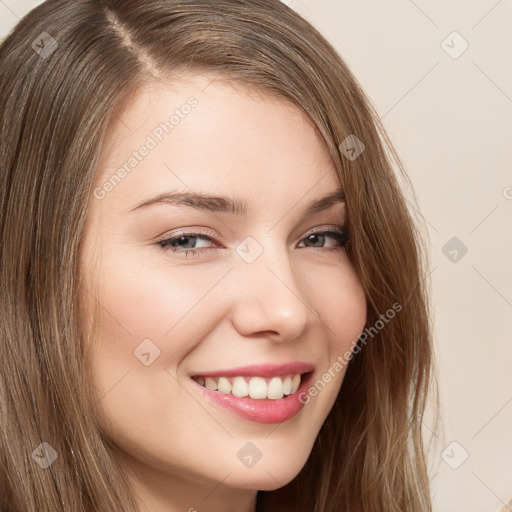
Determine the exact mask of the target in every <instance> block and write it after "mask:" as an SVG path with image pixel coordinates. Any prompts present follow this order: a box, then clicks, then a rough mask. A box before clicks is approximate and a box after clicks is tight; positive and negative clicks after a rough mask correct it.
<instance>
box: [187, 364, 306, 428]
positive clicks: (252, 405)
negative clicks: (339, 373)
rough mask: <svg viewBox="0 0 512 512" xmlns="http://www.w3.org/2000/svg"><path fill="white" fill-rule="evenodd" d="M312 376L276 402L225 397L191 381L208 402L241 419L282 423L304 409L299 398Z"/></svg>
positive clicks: (304, 378) (303, 379) (265, 399)
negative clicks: (293, 391) (294, 390)
mask: <svg viewBox="0 0 512 512" xmlns="http://www.w3.org/2000/svg"><path fill="white" fill-rule="evenodd" d="M312 375H313V374H312V373H309V374H307V375H306V376H305V377H303V378H302V382H301V383H300V386H299V388H298V389H297V391H296V392H295V393H293V394H292V395H288V396H286V397H283V398H280V399H278V400H270V399H268V398H263V399H255V398H250V397H243V398H241V397H238V396H235V395H225V394H223V393H219V392H218V391H212V390H211V389H207V388H205V387H204V386H201V384H198V383H197V382H196V381H194V380H193V379H192V380H193V382H194V383H195V384H196V385H197V386H199V388H200V391H201V392H202V393H203V395H204V396H205V397H206V398H207V399H208V400H211V401H212V402H214V403H216V404H217V405H219V406H221V407H223V408H225V409H227V410H228V411H231V412H232V413H233V414H236V415H237V416H240V417H241V418H244V419H246V420H249V421H254V422H257V423H282V422H283V421H286V420H289V419H290V418H293V417H294V416H295V415H296V414H298V413H299V412H300V411H301V410H302V408H303V407H304V404H303V403H302V402H301V401H300V400H299V397H303V396H304V392H306V391H307V388H308V385H309V381H310V380H311V376H312Z"/></svg>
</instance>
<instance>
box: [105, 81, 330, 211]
mask: <svg viewBox="0 0 512 512" xmlns="http://www.w3.org/2000/svg"><path fill="white" fill-rule="evenodd" d="M95 181H96V185H95V186H96V187H98V186H99V187H102V186H103V185H105V184H107V182H111V184H112V186H107V187H106V188H108V189H109V190H108V195H107V197H106V198H105V199H108V202H109V203H116V204H118V206H119V207H120V208H121V210H123V211H124V210H126V209H127V208H129V206H130V205H132V204H135V203H137V202H140V199H141V198H144V197H146V196H147V195H148V194H152V193H161V192H164V191H166V190H171V189H173V190H188V191H205V192H217V193H224V194H227V193H229V191H230V190H231V191H233V190H235V191H237V192H238V193H239V195H240V194H242V195H247V196H248V197H250V196H251V195H254V194H256V193H258V194H260V195H261V192H262V187H269V188H266V189H265V193H266V194H270V189H272V191H273V193H274V194H276V196H278V195H279V194H282V195H286V196H288V197H292V198H293V197H295V199H298V197H300V196H303V195H304V194H305V193H307V192H308V190H311V189H312V188H314V187H316V188H317V190H316V194H315V195H318V194H321V193H322V192H324V191H326V190H332V189H333V188H335V187H336V186H337V185H338V179H337V175H336V172H335V170H334V165H333V162H332V159H331V157H330V154H329V152H328V150H327V147H326V146H325V143H324V141H323V139H322V137H321V135H320V134H319V132H318V130H317V129H316V127H315V125H314V123H313V122H312V121H311V119H310V118H309V117H308V116H307V115H306V113H305V112H304V111H303V110H302V109H301V108H300V107H298V106H296V105H294V104H293V103H291V102H289V101H287V100H285V99H281V98H278V97H276V96H275V95H269V94H265V92H263V91H260V90H257V89H255V88H254V87H247V86H243V85H241V84H239V83H238V84H236V85H235V84H234V83H233V82H229V81H228V80H220V79H215V77H212V76H208V75H188V76H187V75H185V76H182V77H180V78H179V79H175V80H172V81H169V82H166V83H163V82H151V83H147V84H145V85H144V86H142V87H141V88H139V89H138V90H137V91H136V92H135V93H133V94H132V95H130V96H129V97H127V98H126V99H125V101H124V102H123V104H122V105H121V106H120V108H119V109H118V110H117V112H116V113H115V116H114V117H113V120H112V122H111V124H110V126H109V128H108V130H107V133H106V137H105V140H104V144H103V147H102V150H101V153H100V159H99V164H98V168H97V174H96V179H95Z"/></svg>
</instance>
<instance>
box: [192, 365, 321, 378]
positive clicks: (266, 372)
mask: <svg viewBox="0 0 512 512" xmlns="http://www.w3.org/2000/svg"><path fill="white" fill-rule="evenodd" d="M314 369H315V367H314V365H312V364H311V363H303V362H300V361H296V362H291V363H285V364H254V365H249V366H240V367H238V368H229V369H224V370H222V369H221V370H212V371H207V372H197V373H194V375H193V376H194V377H199V376H201V377H238V376H240V377H242V376H246V377H250V376H258V377H279V376H281V375H290V374H296V373H300V374H302V373H309V372H312V371H313V370H314Z"/></svg>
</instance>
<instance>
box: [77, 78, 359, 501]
mask: <svg viewBox="0 0 512 512" xmlns="http://www.w3.org/2000/svg"><path fill="white" fill-rule="evenodd" d="M338 187H339V183H338V179H337V175H336V172H335V169H334V166H333V163H332V161H331V158H330V155H329V153H328V151H327V148H326V147H325V146H324V143H323V141H322V139H321V137H320V135H319V133H318V132H317V131H316V130H315V129H314V127H313V125H312V124H311V122H309V121H308V118H307V116H306V115H305V114H304V112H303V111H302V110H301V109H299V108H298V107H296V106H294V105H292V104H291V103H288V102H285V101H284V100H276V99H272V98H271V97H269V96H265V95H262V94H256V93H255V92H254V91H252V92H250V91H249V90H248V89H246V88H243V87H242V86H238V87H237V88H234V87H233V86H232V85H228V83H227V82H221V81H219V80H215V81H213V82H211V78H206V76H199V75H189V76H188V78H186V77H183V78H181V79H180V80H179V81H176V82H175V83H174V84H173V85H165V86H164V85H161V84H160V85H157V84H154V83H153V84H150V85H146V86H144V87H143V88H142V89H140V90H139V91H138V92H137V93H136V94H135V95H134V96H133V97H131V98H130V99H129V101H127V102H125V104H124V107H123V109H122V110H121V111H120V112H118V114H117V116H116V118H115V121H114V123H113V124H112V126H111V128H110V129H109V131H108V134H107V138H106V141H105V145H104V147H103V148H102V152H101V157H100V162H99V168H98V174H97V176H96V183H95V191H94V197H92V199H91V204H90V210H89V214H88V219H87V226H86V232H85V235H84V240H83V249H82V253H81V269H82V271H83V272H84V280H83V282H82V284H83V285H84V288H85V290H86V292H84V296H85V298H86V300H87V303H86V304H87V307H88V308H90V309H89V312H90V313H91V315H92V311H93V308H94V307H98V311H99V317H98V321H99V323H98V330H97V334H96V336H95V343H94V346H91V354H92V361H93V372H94V378H95V381H94V384H95V386H96V387H97V393H98V400H99V401H98V404H97V407H96V408H95V412H96V414H97V416H98V418H99V420H100V422H101V424H102V426H103V428H104V430H105V431H106V433H107V435H108V436H109V437H110V438H111V439H112V440H113V442H114V444H115V446H116V448H117V450H118V452H117V457H118V458H119V460H120V461H121V464H122V466H123V467H124V468H126V469H127V471H128V472H129V473H130V474H132V476H133V477H134V478H135V480H136V481H137V482H138V483H137V485H138V486H140V488H141V489H142V488H144V489H146V490H147V489H149V488H151V487H153V486H157V485H159V482H160V483H162V484H163V483H164V482H165V485H167V489H172V493H174V494H173V496H176V500H178V501H179V499H180V498H179V496H180V495H181V493H184V492H185V490H186V489H194V490H195V491H194V492H195V493H196V496H197V498H198V499H197V503H200V502H201V500H202V499H203V498H204V497H205V496H207V494H208V493H210V492H211V491H212V489H214V488H216V486H217V485H219V482H222V486H221V487H222V488H223V489H231V490H242V489H243V490H251V489H252V490H255V489H275V488H278V487H281V486H282V485H285V484H286V483H288V482H289V481H290V480H291V479H293V478H294V477H295V476H296V474H297V473H298V472H299V471H300V469H301V468H302V466H303V465H304V464H305V462H306V459H307V458H308V455H309V454H310V451H311V449H312V446H313V443H314V441H315V438H316V436H317V434H318V432H319V430H320V428H321V426H322V424H323V422H324V420H325V419H326V417H327V415H328V413H329V411H330V410H331V407H332V405H333V403H334V401H335V399H336V396H337V394H338V391H339V389H340V386H341V383H342V380H343V376H344V373H345V365H343V368H342V369H340V368H339V366H340V365H339V363H338V365H336V364H335V363H336V361H339V358H340V357H342V356H343V354H344V353H345V352H346V351H347V350H351V349H352V348H353V344H354V342H355V341H356V340H357V337H358V334H359V333H360V332H361V331H362V330H363V328H364V324H365V319H366V302H365V297H364V293H363V290H362V287H361V284H360V281H359V279H358V276H357V275H356V273H355V271H354V268H353V266H352V264H351V262H350V260H349V258H348V255H347V253H346V251H345V248H344V237H343V235H342V234H340V232H341V233H342V232H343V226H344V222H345V220H346V213H345V204H344V203H343V200H342V197H341V198H340V197H338V198H337V199H336V198H335V199H334V200H332V201H324V202H322V201H321V200H322V199H323V198H325V197H327V196H331V195H336V192H337V190H338ZM177 193H179V194H181V195H180V196H176V197H175V198H174V199H171V198H170V196H168V197H167V198H166V197H165V196H164V194H169V195H170V194H177ZM196 195H197V196H198V195H204V196H208V197H213V196H215V197H222V198H225V199H211V198H210V199H201V200H200V199H198V197H196ZM157 197H160V199H161V200H160V201H158V202H152V200H153V199H154V198H157ZM148 202H150V203H148ZM232 202H233V203H234V207H235V208H234V210H236V211H233V208H232V206H231V203H232ZM144 203H147V204H145V205H143V206H141V204H144ZM313 203H316V204H317V206H316V207H315V208H312V209H309V208H310V207H311V206H312V205H313ZM322 206H323V208H322ZM308 209H309V210H308ZM325 232H329V233H325ZM313 233H321V234H317V235H315V236H313ZM329 371H330V379H328V378H325V379H324V381H323V385H318V386H316V388H317V391H318V392H317V393H314V394H313V395H314V396H309V397H308V398H307V400H306V399H305V397H306V390H307V389H311V387H312V386H313V387H314V383H315V382H316V381H318V380H319V379H322V375H323V374H324V373H325V372H329ZM301 374H307V375H305V376H302V377H295V375H299V376H300V375H301ZM206 377H208V379H207V378H206ZM299 378H300V379H301V380H302V384H300V387H299V388H298V390H297V391H295V390H296V388H297V385H299V384H298V381H299ZM215 387H217V389H216V390H215ZM208 388H213V389H208ZM219 388H220V389H219ZM230 390H231V391H230ZM233 393H234V394H233ZM246 393H249V396H247V397H245V398H244V397H243V395H245V394H246ZM237 395H238V396H237ZM251 395H252V396H253V397H251ZM263 397H267V398H263ZM268 397H270V398H268ZM279 397H282V398H279ZM306 401H307V404H305V405H304V404H303V403H302V402H306ZM161 488H162V489H163V488H164V486H163V485H162V486H161ZM203 488H204V492H203ZM162 492H163V491H162ZM169 492H171V491H169ZM216 492H217V491H216ZM218 492H219V495H220V491H218ZM205 499H206V498H205ZM208 499H209V500H212V499H213V497H212V496H210V497H209V498H208ZM184 505H186V506H190V507H192V506H193V504H190V503H188V502H184ZM185 510H186V509H185ZM199 510H200V509H199Z"/></svg>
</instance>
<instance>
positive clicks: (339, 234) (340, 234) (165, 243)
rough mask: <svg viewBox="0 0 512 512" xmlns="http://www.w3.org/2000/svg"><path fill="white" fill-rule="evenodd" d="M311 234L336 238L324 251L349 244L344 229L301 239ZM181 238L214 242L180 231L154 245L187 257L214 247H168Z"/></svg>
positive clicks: (321, 232)
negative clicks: (333, 245) (336, 243)
mask: <svg viewBox="0 0 512 512" xmlns="http://www.w3.org/2000/svg"><path fill="white" fill-rule="evenodd" d="M313 235H323V236H325V235H330V236H331V238H335V239H337V240H338V243H339V244H340V245H338V246H336V247H328V248H323V247H319V249H323V250H324V251H329V252H331V251H340V250H342V251H346V250H347V248H348V245H349V237H348V233H347V232H346V231H343V230H340V231H329V230H325V231H314V232H312V233H309V234H308V235H306V236H305V237H304V238H303V239H302V240H301V242H302V241H303V240H306V239H307V238H309V237H311V236H313ZM181 238H200V239H203V240H207V241H209V242H214V240H213V238H211V237H210V236H207V235H204V234H203V233H193V232H190V233H180V234H179V235H177V236H175V237H170V238H165V239H163V240H159V241H157V242H156V245H158V246H159V247H160V248H161V249H162V250H163V251H169V250H172V252H176V253H180V254H183V253H185V256H186V257H188V255H189V254H190V255H191V256H192V257H196V256H198V255H199V253H200V252H201V251H207V250H209V249H214V247H203V248H200V249H180V248H179V247H174V248H172V247H170V244H171V243H172V242H174V241H177V240H180V239H181ZM310 249H315V247H310Z"/></svg>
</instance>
